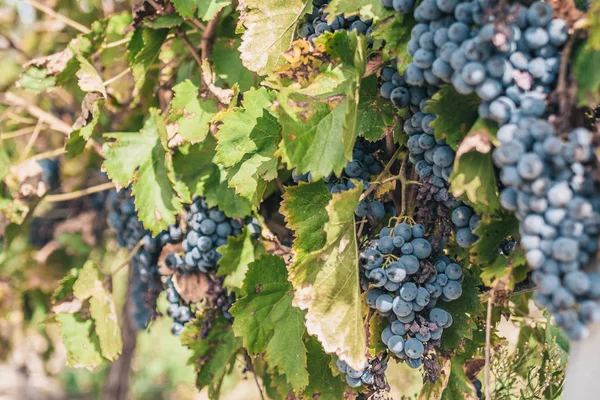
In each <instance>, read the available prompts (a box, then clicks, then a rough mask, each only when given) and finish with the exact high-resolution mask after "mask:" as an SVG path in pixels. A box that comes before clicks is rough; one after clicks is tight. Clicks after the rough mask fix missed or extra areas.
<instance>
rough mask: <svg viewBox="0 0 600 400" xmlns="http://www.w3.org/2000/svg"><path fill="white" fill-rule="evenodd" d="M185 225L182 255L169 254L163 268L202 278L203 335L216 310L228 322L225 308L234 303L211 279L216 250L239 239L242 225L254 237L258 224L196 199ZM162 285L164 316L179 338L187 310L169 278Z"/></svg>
mask: <svg viewBox="0 0 600 400" xmlns="http://www.w3.org/2000/svg"><path fill="white" fill-rule="evenodd" d="M185 223H186V228H187V229H186V232H185V238H184V239H183V242H182V248H183V251H184V253H183V255H181V254H178V253H175V252H172V253H169V254H168V255H167V256H166V258H165V265H166V266H167V267H168V268H170V269H171V270H172V271H173V272H174V273H179V274H184V275H185V274H205V275H206V278H207V279H208V281H209V288H208V290H207V292H206V295H207V303H206V304H205V311H206V313H207V315H206V318H205V319H204V321H203V324H204V325H203V331H205V333H207V332H208V329H209V328H210V324H211V320H214V319H216V318H217V317H218V315H217V313H214V312H212V311H215V310H219V311H220V313H221V314H222V315H224V316H225V318H227V319H231V314H229V308H230V307H231V305H232V304H233V302H234V301H235V297H234V296H233V294H230V293H228V292H227V291H226V290H225V288H223V279H222V278H220V277H217V276H216V275H215V272H216V271H217V267H218V265H217V263H218V261H219V259H220V258H221V254H220V253H219V252H218V251H217V248H218V247H219V246H222V245H225V244H227V238H228V237H229V236H237V235H239V234H240V233H241V232H242V227H243V226H244V224H245V225H246V227H247V228H248V229H250V231H251V232H252V233H253V234H255V235H257V234H258V233H259V232H260V226H259V225H258V221H256V220H254V219H251V218H249V219H248V218H247V219H246V220H245V221H244V222H240V221H239V220H237V219H233V218H229V217H227V216H226V215H225V214H224V213H223V212H222V211H220V210H219V209H218V208H217V207H208V204H207V203H206V201H205V200H204V199H202V198H201V197H199V196H194V197H193V199H192V204H191V205H190V208H189V211H188V213H187V214H186V216H185ZM165 285H166V286H165V288H166V290H167V299H168V300H169V303H170V306H169V309H168V312H167V313H168V314H169V316H171V317H172V318H173V319H174V322H173V328H172V332H173V334H175V335H179V334H180V333H181V331H182V330H183V326H184V325H185V323H186V322H188V321H189V320H190V315H191V313H190V312H189V311H190V307H189V305H188V304H185V302H184V300H183V299H181V298H180V296H179V294H178V293H177V290H176V288H175V286H174V284H173V283H172V281H171V279H170V278H169V279H168V280H167V282H166V283H165ZM185 310H187V311H185Z"/></svg>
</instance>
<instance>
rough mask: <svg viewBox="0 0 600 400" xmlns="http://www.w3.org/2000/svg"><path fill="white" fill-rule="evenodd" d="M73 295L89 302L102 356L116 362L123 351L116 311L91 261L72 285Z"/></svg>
mask: <svg viewBox="0 0 600 400" xmlns="http://www.w3.org/2000/svg"><path fill="white" fill-rule="evenodd" d="M73 294H74V295H75V297H77V298H78V299H80V300H88V301H89V303H90V314H91V316H92V318H93V320H94V331H95V332H96V335H97V336H98V341H99V342H100V349H101V350H102V356H103V357H104V358H106V359H108V360H110V361H114V360H116V359H117V358H118V357H119V355H120V354H121V351H122V350H123V343H122V341H121V328H120V327H119V321H118V318H117V309H116V307H115V303H114V300H113V296H112V294H111V293H110V292H108V291H107V290H106V289H105V288H104V286H103V284H102V280H101V278H100V272H99V271H98V269H97V268H96V266H95V265H94V263H93V262H92V261H87V262H86V263H85V264H84V265H83V268H82V270H81V271H80V272H79V276H78V278H77V281H76V282H75V283H74V284H73Z"/></svg>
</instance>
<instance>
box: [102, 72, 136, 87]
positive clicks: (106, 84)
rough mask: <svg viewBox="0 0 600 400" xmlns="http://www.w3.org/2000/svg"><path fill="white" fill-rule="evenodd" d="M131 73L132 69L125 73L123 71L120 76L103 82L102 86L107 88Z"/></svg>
mask: <svg viewBox="0 0 600 400" xmlns="http://www.w3.org/2000/svg"><path fill="white" fill-rule="evenodd" d="M129 71H131V67H129V68H127V69H126V70H124V71H121V72H120V73H119V74H117V75H115V76H113V77H112V78H110V79H107V80H105V81H104V82H102V85H104V86H105V87H106V86H108V85H110V84H111V83H113V82H115V81H117V80H119V79H121V78H122V77H124V76H125V75H127V74H128V73H129Z"/></svg>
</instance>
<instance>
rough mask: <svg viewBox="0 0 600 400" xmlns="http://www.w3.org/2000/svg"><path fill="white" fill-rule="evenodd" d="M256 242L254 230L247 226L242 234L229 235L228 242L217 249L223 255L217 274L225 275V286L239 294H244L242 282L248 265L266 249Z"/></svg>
mask: <svg viewBox="0 0 600 400" xmlns="http://www.w3.org/2000/svg"><path fill="white" fill-rule="evenodd" d="M255 242H256V240H253V235H252V232H251V231H250V230H249V229H248V228H247V227H246V228H244V229H243V230H242V233H241V235H238V236H229V238H228V239H227V244H224V245H223V246H220V247H219V248H218V249H217V251H218V252H219V254H221V256H222V257H221V258H220V259H219V270H218V272H217V275H219V276H224V277H225V280H224V281H223V286H224V287H226V288H228V289H230V290H232V291H234V292H235V293H236V294H237V295H238V296H239V295H242V294H243V291H242V284H243V282H244V278H245V277H246V271H248V265H250V263H252V262H253V261H255V260H256V259H257V258H259V257H260V256H261V255H262V254H263V253H264V251H265V249H264V246H263V245H262V243H261V242H258V243H255Z"/></svg>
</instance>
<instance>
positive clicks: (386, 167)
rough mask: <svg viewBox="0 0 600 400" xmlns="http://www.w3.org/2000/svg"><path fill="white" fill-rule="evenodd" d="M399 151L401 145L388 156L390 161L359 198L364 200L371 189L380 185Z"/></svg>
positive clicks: (400, 151) (400, 150)
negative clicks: (390, 156)
mask: <svg viewBox="0 0 600 400" xmlns="http://www.w3.org/2000/svg"><path fill="white" fill-rule="evenodd" d="M400 153H402V148H401V147H399V148H398V150H396V152H395V153H394V155H393V156H392V158H390V161H388V163H387V164H386V166H385V168H384V169H383V171H381V173H380V174H379V176H377V179H376V180H375V182H373V183H372V184H371V186H370V187H369V188H368V189H367V190H365V191H364V193H363V194H362V195H361V196H360V200H364V199H365V198H366V197H367V196H368V195H369V194H371V192H372V191H373V190H375V189H376V188H377V187H378V186H380V185H381V180H382V179H383V177H384V176H385V175H386V174H387V173H388V172H389V171H390V168H392V165H393V164H394V162H395V161H396V159H397V158H398V156H399V155H400Z"/></svg>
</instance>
